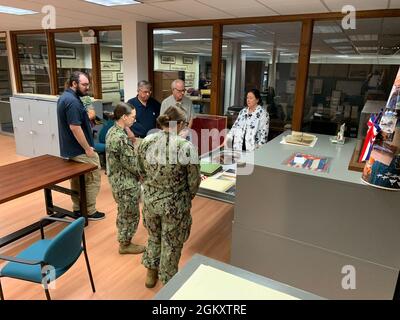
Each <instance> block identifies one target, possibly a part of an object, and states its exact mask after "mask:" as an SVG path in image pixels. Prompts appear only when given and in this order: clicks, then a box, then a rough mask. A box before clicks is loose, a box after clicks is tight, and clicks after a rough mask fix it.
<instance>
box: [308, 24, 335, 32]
mask: <svg viewBox="0 0 400 320" xmlns="http://www.w3.org/2000/svg"><path fill="white" fill-rule="evenodd" d="M340 32H342V29H341V28H340V27H339V26H336V25H334V26H314V33H340Z"/></svg>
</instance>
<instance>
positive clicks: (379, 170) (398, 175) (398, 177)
mask: <svg viewBox="0 0 400 320" xmlns="http://www.w3.org/2000/svg"><path fill="white" fill-rule="evenodd" d="M399 115H400V69H399V72H398V73H397V76H396V79H395V81H394V84H393V88H392V91H391V92H390V96H389V99H388V101H387V104H386V108H385V111H384V112H383V113H382V115H380V116H378V118H379V125H378V126H377V123H378V121H377V120H376V121H374V123H373V124H372V126H371V127H370V130H369V133H371V130H374V133H373V134H372V136H374V135H375V136H376V139H374V140H373V141H372V142H371V141H368V139H369V138H368V137H369V136H371V135H369V134H368V133H367V137H366V141H365V142H364V150H363V151H364V152H363V154H364V155H365V157H364V158H365V160H366V163H365V166H364V171H363V175H362V180H363V181H364V182H365V183H366V184H369V185H371V186H374V187H377V188H381V189H386V190H394V191H400V119H399ZM375 119H376V118H375ZM370 122H372V121H370ZM370 122H369V123H370ZM369 125H370V124H369ZM375 132H376V134H375Z"/></svg>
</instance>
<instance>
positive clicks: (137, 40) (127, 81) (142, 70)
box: [122, 21, 149, 101]
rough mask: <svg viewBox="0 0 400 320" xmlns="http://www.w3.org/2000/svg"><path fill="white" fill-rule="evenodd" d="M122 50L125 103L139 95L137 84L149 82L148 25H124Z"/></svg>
mask: <svg viewBox="0 0 400 320" xmlns="http://www.w3.org/2000/svg"><path fill="white" fill-rule="evenodd" d="M122 48H123V56H124V61H123V68H124V87H125V101H128V100H129V99H130V98H133V97H135V96H136V95H137V83H138V82H139V81H140V80H148V78H149V76H148V71H147V68H148V55H147V24H146V23H143V22H137V21H130V22H123V23H122Z"/></svg>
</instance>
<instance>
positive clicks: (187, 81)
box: [185, 80, 193, 87]
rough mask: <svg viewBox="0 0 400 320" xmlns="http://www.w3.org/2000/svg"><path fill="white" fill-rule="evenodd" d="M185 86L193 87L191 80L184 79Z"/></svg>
mask: <svg viewBox="0 0 400 320" xmlns="http://www.w3.org/2000/svg"><path fill="white" fill-rule="evenodd" d="M185 86H186V87H193V80H186V81H185Z"/></svg>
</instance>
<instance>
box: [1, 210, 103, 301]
mask: <svg viewBox="0 0 400 320" xmlns="http://www.w3.org/2000/svg"><path fill="white" fill-rule="evenodd" d="M46 220H53V221H61V222H66V223H70V224H69V225H68V226H67V227H66V228H64V229H63V230H62V231H61V232H60V233H59V234H57V235H56V236H55V237H54V238H53V239H45V238H44V232H43V224H44V222H45V221H46ZM84 226H85V219H84V218H83V217H81V218H79V219H77V220H75V221H69V220H66V219H60V218H53V217H45V218H43V219H42V220H41V224H40V233H41V238H42V239H41V240H38V241H36V242H35V243H33V244H32V245H30V246H29V247H28V248H27V249H25V250H23V251H22V252H20V253H19V254H18V255H17V256H16V257H9V256H4V255H0V260H6V261H9V262H8V263H7V264H6V265H5V266H4V268H3V269H2V270H1V271H0V279H1V277H9V278H15V279H20V280H25V281H30V282H35V283H39V284H42V285H43V286H44V290H45V294H46V298H47V300H51V298H50V293H49V290H48V284H49V283H50V282H51V281H53V280H56V279H57V278H59V277H61V276H62V275H63V274H64V273H65V272H67V271H68V269H69V268H71V267H72V266H73V265H74V263H75V262H76V261H77V260H78V258H79V257H80V255H81V253H82V251H83V253H84V255H85V260H86V267H87V269H88V272H89V278H90V284H91V285H92V290H93V292H96V289H95V287H94V282H93V277H92V272H91V270H90V264H89V258H88V255H87V252H86V241H85V233H84V231H83V228H84ZM0 298H1V300H4V294H3V290H2V287H1V282H0Z"/></svg>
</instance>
